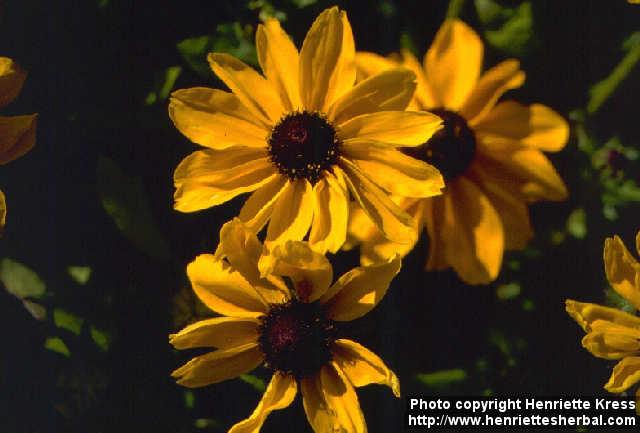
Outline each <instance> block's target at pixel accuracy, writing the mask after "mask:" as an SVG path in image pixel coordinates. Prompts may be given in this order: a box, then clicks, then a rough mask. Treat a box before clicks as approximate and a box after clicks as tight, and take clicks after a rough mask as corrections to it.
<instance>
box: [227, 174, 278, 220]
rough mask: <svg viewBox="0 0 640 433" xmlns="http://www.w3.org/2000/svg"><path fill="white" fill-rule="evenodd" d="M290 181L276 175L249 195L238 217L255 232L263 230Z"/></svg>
mask: <svg viewBox="0 0 640 433" xmlns="http://www.w3.org/2000/svg"><path fill="white" fill-rule="evenodd" d="M288 183H289V181H288V180H287V178H286V177H284V176H275V177H274V178H273V179H272V180H270V181H269V182H268V183H266V184H264V185H263V186H261V187H260V188H258V189H257V190H256V191H254V192H253V193H252V194H251V195H250V196H249V198H248V199H247V201H245V202H244V205H242V209H240V214H239V215H238V218H240V220H241V221H242V222H244V224H245V226H246V227H247V228H249V229H250V230H252V231H253V232H254V233H257V232H259V231H260V230H262V228H263V227H264V225H265V224H266V223H267V221H268V220H269V218H271V214H272V213H273V207H274V206H275V204H276V202H277V201H278V198H279V197H280V194H282V192H283V191H284V190H285V187H286V186H287V185H288Z"/></svg>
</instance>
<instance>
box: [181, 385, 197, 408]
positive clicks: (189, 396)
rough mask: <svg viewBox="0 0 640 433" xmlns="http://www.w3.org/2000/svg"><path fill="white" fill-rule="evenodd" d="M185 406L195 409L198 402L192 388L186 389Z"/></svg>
mask: <svg viewBox="0 0 640 433" xmlns="http://www.w3.org/2000/svg"><path fill="white" fill-rule="evenodd" d="M183 395H184V407H186V408H187V409H193V406H194V405H195V404H196V396H195V394H194V393H193V391H191V390H190V389H187V390H185V391H184V394H183Z"/></svg>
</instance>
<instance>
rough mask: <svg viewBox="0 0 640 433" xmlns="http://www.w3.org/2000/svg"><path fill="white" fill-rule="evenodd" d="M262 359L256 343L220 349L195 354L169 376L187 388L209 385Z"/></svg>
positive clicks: (253, 365)
mask: <svg viewBox="0 0 640 433" xmlns="http://www.w3.org/2000/svg"><path fill="white" fill-rule="evenodd" d="M263 360H264V355H263V354H262V352H261V351H260V349H259V348H258V344H257V343H248V344H244V345H242V346H236V347H232V348H229V349H220V350H216V351H215V352H209V353H207V354H205V355H201V356H196V357H195V358H193V359H192V360H191V361H189V362H187V363H186V364H185V365H183V366H182V367H180V368H178V369H176V370H174V371H173V372H172V373H171V376H172V377H173V378H174V379H176V382H177V383H178V384H179V385H182V386H186V387H189V388H197V387H200V386H206V385H211V384H214V383H218V382H222V381H224V380H229V379H233V378H234V377H238V376H240V375H241V374H244V373H248V372H250V371H251V370H253V369H255V368H256V367H257V366H258V365H260V364H261V363H262V361H263Z"/></svg>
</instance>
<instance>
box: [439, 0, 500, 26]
mask: <svg viewBox="0 0 640 433" xmlns="http://www.w3.org/2000/svg"><path fill="white" fill-rule="evenodd" d="M474 4H475V7H476V12H477V13H478V18H479V19H480V22H481V23H482V24H483V25H485V26H490V25H492V24H495V23H496V22H497V21H498V20H500V19H501V18H502V17H503V15H504V14H505V11H504V10H503V8H502V6H500V5H499V4H498V3H496V2H495V1H493V0H475V2H474ZM449 7H451V3H450V4H449ZM507 18H508V17H507Z"/></svg>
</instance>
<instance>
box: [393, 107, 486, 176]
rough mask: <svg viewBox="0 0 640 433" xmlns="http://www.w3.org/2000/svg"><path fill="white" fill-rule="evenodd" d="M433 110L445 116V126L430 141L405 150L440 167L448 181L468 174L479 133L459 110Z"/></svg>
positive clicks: (443, 118)
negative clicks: (456, 111)
mask: <svg viewBox="0 0 640 433" xmlns="http://www.w3.org/2000/svg"><path fill="white" fill-rule="evenodd" d="M430 111H431V112H432V113H434V114H436V115H438V116H440V117H441V118H442V120H443V121H444V125H443V127H442V129H440V130H439V131H438V132H436V133H435V134H433V137H431V138H430V139H429V141H427V142H426V143H424V144H422V145H420V146H417V147H405V148H403V149H402V151H403V152H404V153H405V154H407V155H409V156H412V157H414V158H417V159H420V160H422V161H425V162H428V163H429V164H431V165H433V166H434V167H436V168H437V169H438V170H440V173H442V176H443V177H444V179H445V181H447V180H453V179H455V178H456V177H458V176H460V175H461V174H464V172H465V171H467V168H469V165H470V164H471V162H472V161H473V158H474V156H475V154H476V136H475V134H474V133H473V130H471V128H469V125H467V121H466V120H465V119H464V118H463V117H462V116H460V115H459V114H458V113H455V112H453V111H448V110H445V109H443V108H436V109H435V110H430Z"/></svg>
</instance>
